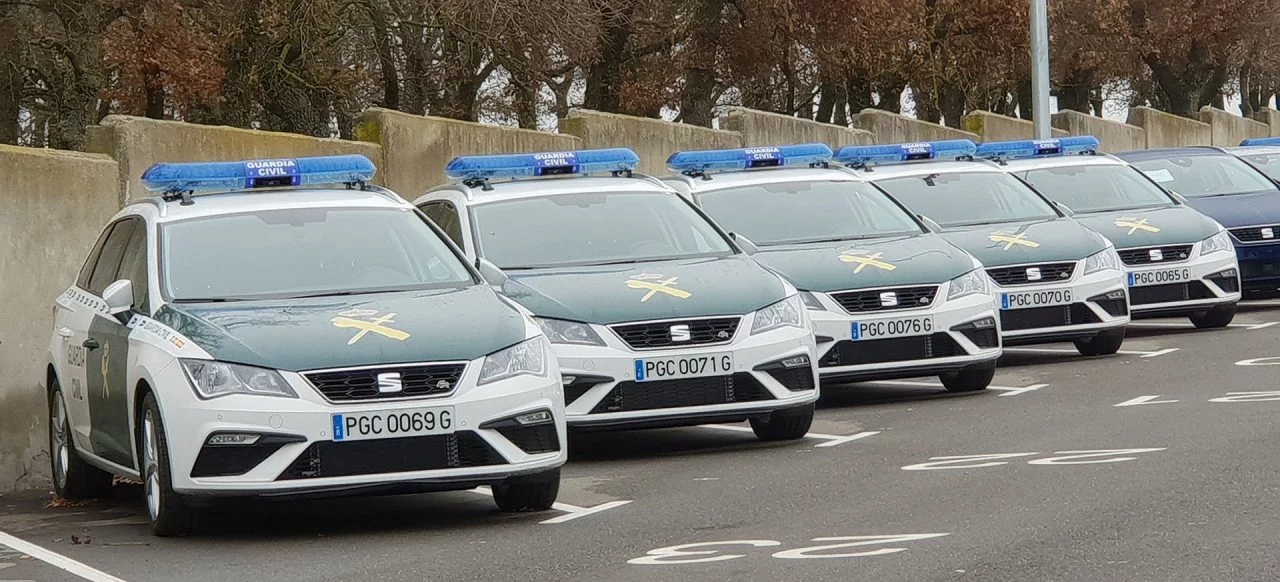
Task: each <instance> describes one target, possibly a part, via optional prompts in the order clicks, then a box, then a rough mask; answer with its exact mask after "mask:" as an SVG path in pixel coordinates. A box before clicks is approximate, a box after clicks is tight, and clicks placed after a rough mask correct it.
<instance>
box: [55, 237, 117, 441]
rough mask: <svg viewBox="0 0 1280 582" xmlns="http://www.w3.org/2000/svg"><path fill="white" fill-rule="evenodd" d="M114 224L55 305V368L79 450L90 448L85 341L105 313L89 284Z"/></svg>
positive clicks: (102, 305)
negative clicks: (100, 312) (97, 317)
mask: <svg viewBox="0 0 1280 582" xmlns="http://www.w3.org/2000/svg"><path fill="white" fill-rule="evenodd" d="M115 227H116V223H112V224H108V225H107V227H106V228H104V229H102V234H101V235H100V236H99V237H98V242H97V243H95V244H94V246H93V250H91V251H90V252H89V258H88V259H86V260H85V263H84V266H83V267H82V268H81V269H80V274H79V275H78V276H77V277H76V282H75V284H73V285H72V286H71V287H68V288H67V290H66V292H64V293H63V294H62V295H60V296H59V297H58V299H57V300H56V301H55V303H54V305H55V306H54V315H53V332H54V337H55V338H56V339H55V341H54V343H53V349H52V350H51V351H52V352H53V358H54V362H53V364H54V367H55V369H56V370H57V372H58V382H59V385H60V386H61V388H62V399H63V403H64V405H65V406H66V410H67V415H68V417H69V419H70V422H71V431H72V432H73V433H74V435H75V436H74V438H75V442H76V443H79V445H80V448H83V449H91V447H89V406H88V402H87V400H86V388H85V387H86V382H87V380H88V371H87V368H86V366H87V365H88V351H89V350H88V348H86V347H85V345H84V344H85V340H87V339H89V324H90V323H92V322H93V319H94V313H95V312H96V311H98V310H102V309H106V304H105V303H103V301H102V299H100V298H99V297H98V296H96V295H94V294H93V293H91V292H90V291H89V281H90V279H91V278H92V276H93V271H94V267H95V266H96V265H97V263H98V257H99V256H100V255H101V254H102V247H103V246H104V245H105V244H106V241H107V238H109V237H110V236H111V231H112V230H113V229H114V228H115Z"/></svg>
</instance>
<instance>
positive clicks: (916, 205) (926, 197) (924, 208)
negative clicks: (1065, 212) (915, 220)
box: [876, 171, 1058, 226]
mask: <svg viewBox="0 0 1280 582" xmlns="http://www.w3.org/2000/svg"><path fill="white" fill-rule="evenodd" d="M876 184H877V185H879V186H880V187H881V188H884V189H885V190H886V191H888V192H889V194H891V195H892V196H893V197H894V198H897V199H898V200H899V201H900V202H902V203H903V204H905V205H906V206H907V208H910V209H911V210H912V211H913V212H916V213H919V214H923V215H924V216H928V217H929V218H931V219H933V220H934V221H935V222H937V223H938V224H941V225H942V226H973V225H978V224H996V223H1001V222H1026V221H1030V220H1047V219H1052V218H1057V216H1058V214H1057V213H1056V212H1055V211H1054V209H1053V207H1052V206H1050V205H1049V203H1048V202H1046V201H1045V200H1044V199H1043V198H1041V197H1040V196H1038V195H1037V194H1036V192H1035V191H1034V190H1032V189H1031V188H1028V187H1027V185H1026V184H1024V183H1022V182H1021V181H1020V180H1018V179H1017V178H1015V177H1013V176H1011V175H1009V174H1006V173H1004V172H999V171H992V172H952V173H948V174H929V175H927V176H910V177H904V178H889V179H885V180H876Z"/></svg>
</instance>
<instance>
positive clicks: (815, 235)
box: [667, 144, 1001, 391]
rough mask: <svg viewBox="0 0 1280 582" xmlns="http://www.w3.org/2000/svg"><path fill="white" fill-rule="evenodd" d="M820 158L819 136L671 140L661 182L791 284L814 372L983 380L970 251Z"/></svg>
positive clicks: (990, 368) (994, 348)
mask: <svg viewBox="0 0 1280 582" xmlns="http://www.w3.org/2000/svg"><path fill="white" fill-rule="evenodd" d="M830 159H831V149H830V148H828V147H827V146H825V145H822V144H802V145H787V146H777V147H756V148H749V149H737V150H714V151H687V152H678V153H675V154H673V155H672V156H671V158H670V159H669V160H668V161H667V166H668V168H670V169H671V170H672V171H673V172H676V173H678V175H677V176H674V177H672V178H668V179H667V182H668V183H669V184H671V185H672V186H674V187H675V188H676V189H677V190H679V191H680V192H681V193H682V194H686V195H688V196H690V197H691V198H692V199H693V200H694V201H695V202H696V203H697V204H698V205H699V206H701V207H702V209H703V211H705V212H706V213H707V214H709V215H710V216H711V218H712V219H714V220H715V221H716V222H717V223H718V224H719V225H720V226H721V227H723V228H724V229H726V230H728V231H729V232H732V233H733V234H734V235H736V236H738V237H740V238H746V239H749V240H750V241H751V242H752V243H753V244H754V246H756V247H758V249H759V250H758V251H757V252H756V253H755V254H754V255H753V258H755V259H756V260H757V261H759V262H761V263H763V264H765V265H767V266H768V267H770V268H772V269H773V270H775V271H777V272H779V273H781V274H782V275H783V276H785V277H786V278H787V279H788V280H790V281H791V282H792V283H793V284H795V285H796V286H797V287H798V288H799V289H801V297H802V298H803V299H804V301H805V305H806V306H807V307H808V309H809V317H810V318H812V320H813V324H814V330H815V332H816V334H817V338H816V339H817V342H818V354H819V355H818V366H819V367H818V372H819V375H820V376H821V378H822V380H823V381H824V382H829V381H860V380H877V379H880V380H883V379H890V378H903V377H912V376H923V375H935V374H936V375H938V376H940V378H941V380H942V383H943V385H944V386H945V387H946V388H947V389H948V390H952V391H969V390H982V389H984V388H986V387H987V385H988V384H990V383H991V378H992V376H993V374H994V373H995V365H996V359H997V358H999V357H1000V354H1001V347H1000V335H999V328H998V323H997V319H996V311H995V307H996V306H995V299H994V296H993V295H992V291H991V285H990V283H989V279H988V277H987V275H986V273H985V272H984V271H983V270H982V265H981V263H979V262H978V261H977V259H975V258H973V256H972V255H970V254H969V253H966V252H965V251H963V250H961V249H960V248H958V247H956V246H955V245H953V244H951V243H950V242H947V240H946V239H944V238H942V236H940V235H938V234H936V233H934V232H933V231H932V230H930V229H929V227H927V226H926V225H925V224H924V223H923V222H922V221H921V220H919V219H918V218H917V217H916V216H914V215H912V214H911V213H910V212H908V211H907V210H906V209H905V208H903V207H902V205H900V204H898V203H897V202H896V201H895V200H893V199H892V198H890V197H889V196H888V195H886V194H885V193H884V192H882V191H881V190H880V189H879V188H877V187H876V186H874V185H872V184H871V183H869V182H867V181H866V180H865V179H864V178H863V176H862V175H861V174H859V173H858V172H855V171H852V170H849V169H847V168H843V167H832V166H831V165H830V164H829V161H830Z"/></svg>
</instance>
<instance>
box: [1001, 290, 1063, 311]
mask: <svg viewBox="0 0 1280 582" xmlns="http://www.w3.org/2000/svg"><path fill="white" fill-rule="evenodd" d="M1074 302H1075V301H1074V300H1073V299H1072V297H1071V290H1070V289H1047V290H1044V291H1022V292H1019V293H1001V294H1000V309H1026V308H1028V307H1051V306H1054V305H1070V304H1071V303H1074Z"/></svg>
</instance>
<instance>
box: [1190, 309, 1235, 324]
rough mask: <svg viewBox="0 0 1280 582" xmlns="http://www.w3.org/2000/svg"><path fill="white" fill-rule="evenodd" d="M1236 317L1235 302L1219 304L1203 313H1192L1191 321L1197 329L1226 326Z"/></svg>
mask: <svg viewBox="0 0 1280 582" xmlns="http://www.w3.org/2000/svg"><path fill="white" fill-rule="evenodd" d="M1235 318H1236V304H1235V303H1232V304H1231V305H1221V306H1218V307H1214V308H1213V309H1210V310H1209V311H1206V312H1204V313H1192V314H1191V316H1190V319H1191V323H1192V324H1193V325H1195V326H1196V327H1197V328H1199V329H1218V328H1221V327H1227V325H1228V324H1230V323H1231V320H1233V319H1235Z"/></svg>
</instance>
